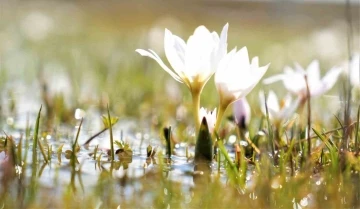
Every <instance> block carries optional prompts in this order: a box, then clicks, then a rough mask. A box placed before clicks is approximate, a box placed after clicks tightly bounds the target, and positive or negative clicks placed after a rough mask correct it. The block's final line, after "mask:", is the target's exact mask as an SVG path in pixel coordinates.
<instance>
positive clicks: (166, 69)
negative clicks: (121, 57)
mask: <svg viewBox="0 0 360 209" xmlns="http://www.w3.org/2000/svg"><path fill="white" fill-rule="evenodd" d="M135 51H136V52H137V53H139V54H140V55H141V56H146V57H150V58H152V59H154V60H155V61H156V62H157V63H158V64H159V65H160V66H161V67H162V68H163V69H164V70H165V71H166V72H168V73H169V74H170V75H171V77H173V78H174V79H175V80H176V81H178V82H180V83H183V81H182V79H181V78H180V77H179V76H178V75H176V74H175V73H174V72H173V71H172V70H170V69H169V68H168V67H167V66H166V65H165V64H164V62H163V61H162V60H161V59H160V57H159V56H158V55H157V54H156V53H155V52H154V51H152V50H150V49H149V51H150V52H149V51H146V50H143V49H136V50H135Z"/></svg>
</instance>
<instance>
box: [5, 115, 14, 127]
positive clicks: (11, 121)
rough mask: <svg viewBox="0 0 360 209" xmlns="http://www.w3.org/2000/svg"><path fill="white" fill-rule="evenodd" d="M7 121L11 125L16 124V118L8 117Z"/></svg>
mask: <svg viewBox="0 0 360 209" xmlns="http://www.w3.org/2000/svg"><path fill="white" fill-rule="evenodd" d="M6 123H7V124H8V125H9V126H12V125H14V118H12V117H8V118H7V119H6Z"/></svg>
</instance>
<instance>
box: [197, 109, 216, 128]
mask: <svg viewBox="0 0 360 209" xmlns="http://www.w3.org/2000/svg"><path fill="white" fill-rule="evenodd" d="M199 116H200V117H199V121H200V123H201V121H202V119H203V118H204V117H205V118H206V122H207V124H208V127H209V132H210V133H212V132H213V130H214V127H215V122H216V108H215V109H214V110H213V111H208V110H207V109H205V108H203V107H202V108H200V110H199Z"/></svg>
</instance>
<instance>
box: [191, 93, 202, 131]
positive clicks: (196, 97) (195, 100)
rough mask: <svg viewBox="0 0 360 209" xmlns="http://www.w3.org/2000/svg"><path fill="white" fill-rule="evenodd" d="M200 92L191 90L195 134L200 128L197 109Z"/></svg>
mask: <svg viewBox="0 0 360 209" xmlns="http://www.w3.org/2000/svg"><path fill="white" fill-rule="evenodd" d="M200 92H201V91H192V92H191V96H192V102H193V111H194V112H193V113H194V122H195V127H196V129H195V134H196V135H197V134H198V133H199V130H200V121H201V120H200V119H199V117H200V116H199V110H200Z"/></svg>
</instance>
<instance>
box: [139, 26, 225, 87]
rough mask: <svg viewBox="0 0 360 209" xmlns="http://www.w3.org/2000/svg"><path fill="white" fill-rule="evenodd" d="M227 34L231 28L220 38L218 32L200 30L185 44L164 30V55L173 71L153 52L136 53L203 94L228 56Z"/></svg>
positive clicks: (142, 51)
mask: <svg viewBox="0 0 360 209" xmlns="http://www.w3.org/2000/svg"><path fill="white" fill-rule="evenodd" d="M227 31H228V24H226V25H225V26H224V27H223V30H222V32H221V35H220V37H219V35H218V34H217V33H216V32H215V31H214V32H210V31H209V30H208V29H207V28H206V27H205V26H199V27H197V28H196V29H195V32H194V34H193V35H191V36H190V37H189V39H188V40H187V43H185V42H184V40H182V39H181V38H180V37H178V36H176V35H173V34H172V33H171V32H170V31H169V30H168V29H165V37H164V49H165V55H166V58H167V59H168V61H169V63H170V65H171V67H172V69H173V70H171V69H170V68H169V67H168V66H166V65H165V64H164V62H163V61H162V60H161V59H160V57H159V56H158V55H157V54H156V53H155V52H154V51H152V50H151V49H149V50H148V51H146V50H143V49H137V50H136V52H138V53H139V54H140V55H142V56H148V57H150V58H152V59H154V60H155V61H156V62H157V63H158V64H159V65H160V66H161V67H162V68H163V69H164V70H165V71H166V72H168V73H169V74H170V75H171V76H172V77H173V78H174V79H175V80H177V81H179V82H181V83H185V85H186V86H187V87H188V88H189V89H190V91H192V92H193V91H198V92H201V90H202V88H203V87H204V85H205V84H206V82H207V81H208V80H209V79H210V77H211V76H212V75H213V74H214V72H215V70H216V68H217V65H218V63H219V61H220V60H221V58H222V57H223V56H224V55H225V54H226V52H227Z"/></svg>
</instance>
